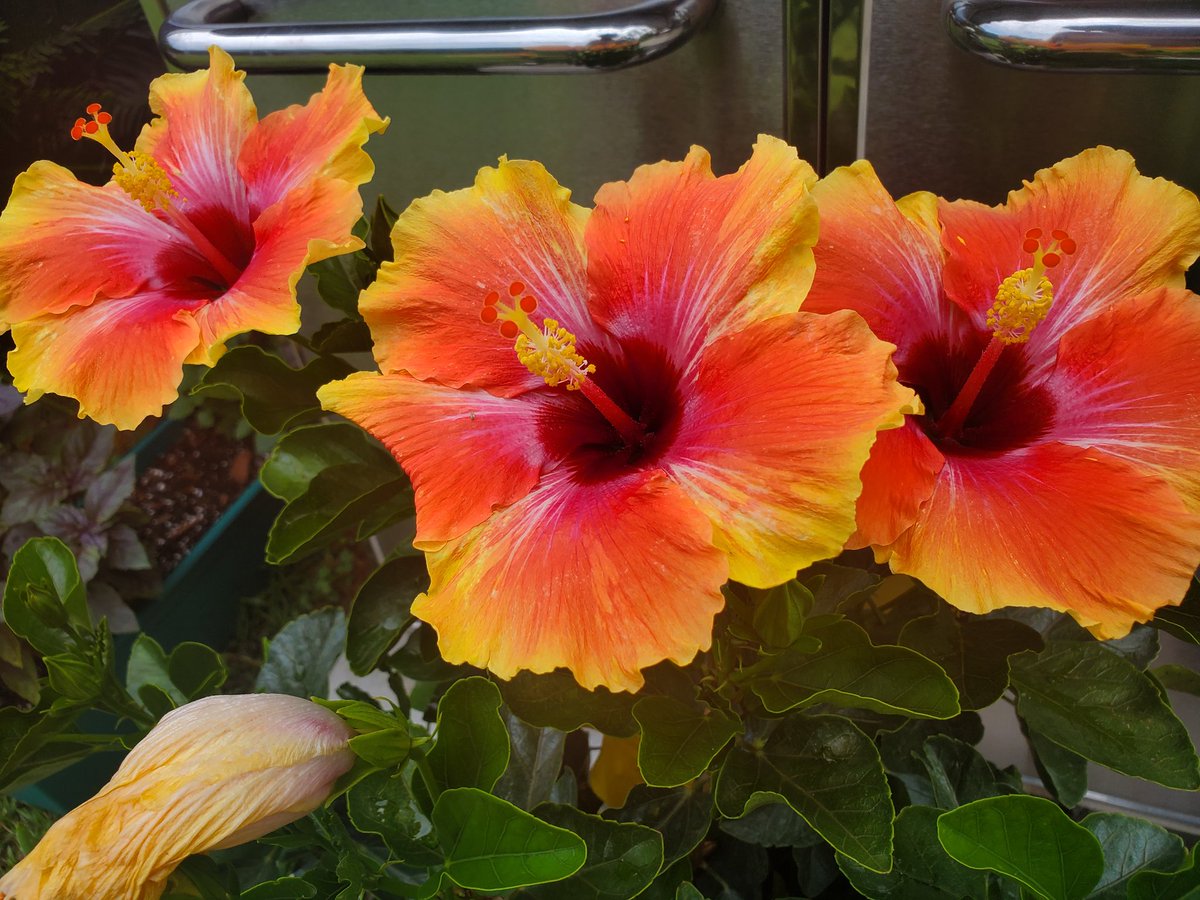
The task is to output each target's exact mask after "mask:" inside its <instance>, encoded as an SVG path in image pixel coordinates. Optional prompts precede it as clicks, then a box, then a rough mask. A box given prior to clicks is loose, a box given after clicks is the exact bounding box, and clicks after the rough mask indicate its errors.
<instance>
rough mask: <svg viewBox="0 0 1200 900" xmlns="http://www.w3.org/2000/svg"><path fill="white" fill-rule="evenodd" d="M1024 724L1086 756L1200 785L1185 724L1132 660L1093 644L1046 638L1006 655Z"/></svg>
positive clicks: (1169, 782) (1167, 780) (1143, 774)
mask: <svg viewBox="0 0 1200 900" xmlns="http://www.w3.org/2000/svg"><path fill="white" fill-rule="evenodd" d="M1009 666H1010V669H1011V673H1012V683H1013V687H1014V688H1016V690H1017V694H1018V701H1017V712H1018V713H1019V714H1020V715H1021V717H1022V718H1023V719H1024V720H1025V721H1026V722H1028V723H1029V727H1030V729H1032V730H1033V731H1036V732H1039V733H1041V734H1043V735H1045V736H1046V737H1047V738H1049V739H1050V740H1052V741H1054V742H1055V743H1056V744H1059V745H1061V746H1063V747H1065V748H1067V749H1068V750H1072V751H1074V752H1075V753H1078V754H1079V755H1080V756H1083V757H1085V758H1087V759H1090V760H1093V761H1095V762H1098V763H1100V764H1101V765H1105V766H1108V767H1109V768H1111V769H1116V770H1117V771H1118V772H1124V773H1125V774H1126V775H1134V776H1137V777H1138V778H1145V779H1148V780H1150V781H1155V782H1158V783H1159V784H1163V785H1166V786H1167V787H1175V788H1184V789H1188V790H1190V789H1194V788H1198V787H1200V760H1197V758H1196V751H1195V750H1194V749H1193V748H1192V742H1191V739H1190V738H1189V737H1188V733H1187V729H1185V728H1184V726H1183V723H1181V722H1180V721H1179V719H1178V718H1177V717H1176V716H1175V714H1174V713H1173V712H1172V711H1171V709H1170V707H1169V706H1167V705H1166V703H1164V702H1163V700H1162V698H1161V697H1160V696H1159V693H1158V690H1157V689H1156V687H1155V686H1154V683H1153V682H1152V681H1151V680H1150V678H1149V677H1148V676H1147V675H1145V674H1144V673H1143V672H1141V671H1139V670H1138V668H1137V667H1136V666H1134V665H1133V664H1131V663H1130V662H1128V661H1126V660H1125V659H1123V658H1122V657H1121V656H1119V655H1118V654H1116V653H1112V652H1110V651H1108V650H1105V649H1104V648H1103V647H1101V646H1100V645H1099V644H1095V643H1092V644H1086V643H1084V644H1078V643H1064V644H1056V643H1052V644H1049V645H1047V647H1046V649H1045V650H1044V651H1043V652H1042V653H1039V654H1034V653H1021V654H1018V655H1017V656H1014V657H1012V658H1011V659H1010V660H1009Z"/></svg>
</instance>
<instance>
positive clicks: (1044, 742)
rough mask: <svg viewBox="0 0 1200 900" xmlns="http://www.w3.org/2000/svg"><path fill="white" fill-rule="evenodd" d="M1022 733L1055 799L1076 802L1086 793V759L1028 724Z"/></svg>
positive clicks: (1066, 803)
mask: <svg viewBox="0 0 1200 900" xmlns="http://www.w3.org/2000/svg"><path fill="white" fill-rule="evenodd" d="M1025 733H1026V735H1027V736H1028V737H1029V744H1030V747H1032V749H1033V762H1034V765H1035V766H1036V767H1037V770H1038V774H1039V775H1041V776H1042V782H1043V783H1044V784H1045V785H1046V787H1047V788H1048V789H1049V790H1050V792H1051V793H1052V794H1053V795H1054V799H1056V800H1057V801H1058V802H1059V803H1061V804H1062V805H1063V806H1066V807H1075V806H1078V805H1079V802H1080V801H1081V800H1082V799H1083V795H1084V794H1086V793H1087V784H1088V769H1087V767H1088V764H1087V760H1086V759H1084V758H1083V757H1082V756H1080V755H1079V754H1078V753H1073V752H1072V751H1070V750H1068V749H1067V748H1066V747H1064V746H1062V745H1061V744H1056V743H1055V742H1054V741H1052V740H1050V738H1048V737H1046V736H1045V735H1044V734H1041V733H1040V732H1037V731H1034V730H1033V729H1031V728H1028V727H1026V729H1025Z"/></svg>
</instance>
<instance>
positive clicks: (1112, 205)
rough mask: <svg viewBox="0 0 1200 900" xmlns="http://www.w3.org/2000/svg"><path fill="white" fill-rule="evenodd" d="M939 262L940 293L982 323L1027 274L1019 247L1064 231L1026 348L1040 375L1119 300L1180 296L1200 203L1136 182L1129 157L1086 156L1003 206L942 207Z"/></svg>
mask: <svg viewBox="0 0 1200 900" xmlns="http://www.w3.org/2000/svg"><path fill="white" fill-rule="evenodd" d="M939 213H940V217H941V220H942V224H943V226H944V234H943V241H944V244H945V247H946V250H947V253H948V260H947V264H946V290H947V292H948V293H949V294H950V296H951V297H953V298H954V300H955V301H956V302H958V303H959V304H960V305H961V306H962V307H963V308H964V309H965V310H967V311H968V312H969V313H970V314H971V315H972V316H973V317H974V318H975V320H976V321H977V322H979V323H981V324H982V322H983V321H984V317H985V315H986V312H987V310H988V308H989V307H990V306H991V305H992V303H993V302H994V301H995V299H996V289H997V288H998V287H999V285H1000V283H1001V281H1003V280H1004V279H1005V278H1006V277H1008V276H1009V275H1011V274H1012V273H1013V272H1015V271H1017V270H1018V269H1023V268H1026V267H1028V266H1029V265H1030V264H1031V259H1032V258H1031V257H1030V255H1029V254H1027V253H1024V252H1023V251H1022V249H1021V244H1022V241H1023V239H1024V236H1025V233H1026V231H1027V230H1029V229H1031V228H1040V229H1042V231H1043V232H1044V233H1045V234H1046V235H1049V234H1050V232H1051V231H1052V230H1053V229H1061V230H1063V231H1066V232H1067V233H1068V234H1069V235H1070V236H1071V238H1072V239H1074V240H1075V241H1076V244H1077V247H1078V249H1077V251H1076V252H1075V253H1074V254H1073V255H1069V256H1066V255H1064V256H1063V259H1062V263H1061V264H1060V265H1059V266H1058V267H1057V268H1055V269H1052V270H1050V275H1049V277H1050V281H1051V283H1052V284H1053V285H1054V305H1053V306H1052V307H1051V309H1050V313H1049V315H1047V316H1046V319H1045V321H1044V322H1042V324H1041V325H1039V326H1038V328H1037V330H1036V331H1034V333H1033V336H1032V337H1031V339H1030V341H1029V345H1028V351H1027V352H1028V354H1029V356H1030V358H1031V359H1037V360H1039V361H1040V365H1041V367H1042V370H1048V369H1049V368H1050V367H1051V366H1052V365H1053V362H1054V348H1055V347H1056V346H1057V345H1058V341H1059V339H1060V338H1061V337H1062V336H1063V335H1064V334H1066V333H1067V332H1068V331H1069V330H1070V329H1071V328H1073V327H1074V326H1076V325H1078V324H1079V323H1080V322H1083V321H1085V320H1087V319H1088V318H1090V317H1091V316H1094V315H1096V314H1097V313H1099V312H1102V311H1103V310H1105V309H1107V308H1108V307H1110V306H1111V305H1112V304H1114V303H1116V302H1117V301H1119V300H1122V299H1124V298H1126V297H1132V296H1135V295H1137V294H1141V293H1144V292H1146V291H1149V290H1152V289H1154V288H1156V287H1183V275H1184V272H1185V271H1186V270H1187V268H1188V266H1190V265H1191V264H1192V263H1193V262H1195V260H1196V258H1197V255H1200V201H1197V199H1196V196H1195V194H1193V193H1192V192H1191V191H1188V190H1185V189H1183V188H1181V187H1179V185H1177V184H1173V183H1171V182H1169V181H1166V180H1165V179H1162V178H1147V177H1145V176H1144V175H1139V174H1138V171H1137V168H1136V167H1135V166H1134V162H1133V157H1132V156H1130V155H1129V154H1128V153H1125V152H1124V151H1121V150H1113V149H1112V148H1110V147H1096V148H1093V149H1091V150H1085V151H1084V152H1083V153H1081V154H1079V155H1078V156H1073V157H1071V158H1070V159H1065V160H1063V161H1062V162H1060V163H1058V164H1056V165H1054V166H1052V167H1051V168H1049V169H1043V170H1041V171H1040V172H1038V173H1037V174H1036V175H1035V176H1034V178H1033V181H1031V182H1026V184H1025V186H1024V187H1023V188H1021V190H1019V191H1013V192H1012V193H1011V194H1009V196H1008V202H1007V203H1006V204H1005V205H1004V206H996V207H988V206H984V205H983V204H980V203H975V202H973V201H967V200H959V201H955V202H953V203H946V202H943V203H942V205H941V208H940V211H939Z"/></svg>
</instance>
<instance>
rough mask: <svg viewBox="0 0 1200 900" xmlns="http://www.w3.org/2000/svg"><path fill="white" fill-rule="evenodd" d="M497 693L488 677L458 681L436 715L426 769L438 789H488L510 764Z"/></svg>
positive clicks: (505, 731) (443, 697)
mask: <svg viewBox="0 0 1200 900" xmlns="http://www.w3.org/2000/svg"><path fill="white" fill-rule="evenodd" d="M500 704H501V699H500V691H498V690H497V689H496V685H494V684H492V682H490V681H488V680H487V679H486V678H480V677H478V676H473V677H471V678H464V679H462V680H461V681H456V682H454V684H452V685H450V689H449V690H447V691H446V693H445V694H444V695H443V696H442V700H441V702H440V703H439V704H438V711H437V743H436V744H434V747H433V749H432V750H431V751H429V768H430V770H431V771H432V772H433V776H434V778H436V779H437V782H438V786H439V787H441V788H460V787H471V788H480V789H482V790H485V791H490V790H491V789H492V788H493V787H495V785H496V782H497V781H498V780H499V778H500V776H501V775H503V774H504V770H505V768H506V767H507V766H508V758H509V752H510V748H509V743H508V730H507V729H506V728H505V727H504V720H503V719H501V718H500Z"/></svg>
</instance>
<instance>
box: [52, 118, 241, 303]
mask: <svg viewBox="0 0 1200 900" xmlns="http://www.w3.org/2000/svg"><path fill="white" fill-rule="evenodd" d="M87 113H88V115H89V116H91V117H92V118H91V121H87V120H86V119H83V118H79V119H76V120H75V124H74V125H72V126H71V137H72V138H74V139H75V140H77V141H78V140H81V139H83V138H87V139H88V140H91V141H95V142H96V143H97V144H99V145H100V146H102V147H104V148H105V149H106V150H108V152H109V153H111V154H112V155H113V156H115V157H116V158H117V161H116V163H114V164H113V181H115V182H116V183H117V186H118V187H120V188H121V190H123V191H124V192H125V193H126V194H128V195H129V196H130V197H131V198H133V199H134V200H136V201H137V202H138V203H140V204H141V206H142V208H143V209H144V210H146V212H148V213H153V212H155V211H158V212H161V213H163V214H164V215H165V216H166V217H167V218H168V219H170V220H171V221H172V222H173V223H175V225H176V226H178V228H179V230H180V231H183V232H184V233H185V234H187V236H188V237H189V238H191V241H192V244H193V245H194V246H195V248H196V249H197V250H198V251H199V252H200V254H201V255H202V256H203V257H204V258H205V259H207V260H208V262H209V263H211V264H212V266H213V268H214V269H216V271H217V272H218V273H219V274H220V276H221V277H222V278H224V279H225V281H226V282H227V283H228V284H230V285H233V284H234V283H235V282H236V281H237V280H238V278H240V277H241V274H242V270H241V269H239V268H238V267H237V266H235V265H234V264H233V263H232V262H230V261H229V258H228V257H227V256H225V254H224V253H222V252H221V251H220V250H219V249H218V248H217V247H216V245H215V244H213V242H212V241H210V240H209V239H208V238H207V237H206V236H205V235H204V233H203V232H201V231H200V229H198V228H197V227H196V226H195V225H194V224H192V221H191V219H189V218H188V217H187V216H185V215H184V214H183V213H182V212H180V211H179V210H178V208H177V207H176V204H175V203H174V202H173V201H175V200H177V199H178V198H179V193H178V191H176V190H175V188H174V187H172V185H171V179H170V177H169V176H168V175H167V173H166V172H165V171H164V170H163V168H162V166H160V165H159V164H158V163H157V162H156V161H155V159H154V157H152V156H150V155H149V154H148V153H140V152H138V151H137V150H130V151H129V152H128V153H126V152H125V151H124V150H122V149H121V148H120V147H119V146H117V142H116V141H114V140H113V138H112V135H111V134H109V131H108V126H109V123H110V122H112V116H111V115H110V114H109V113H107V112H105V111H104V110H103V109H101V107H100V104H99V103H89V104H88V106H87Z"/></svg>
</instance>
